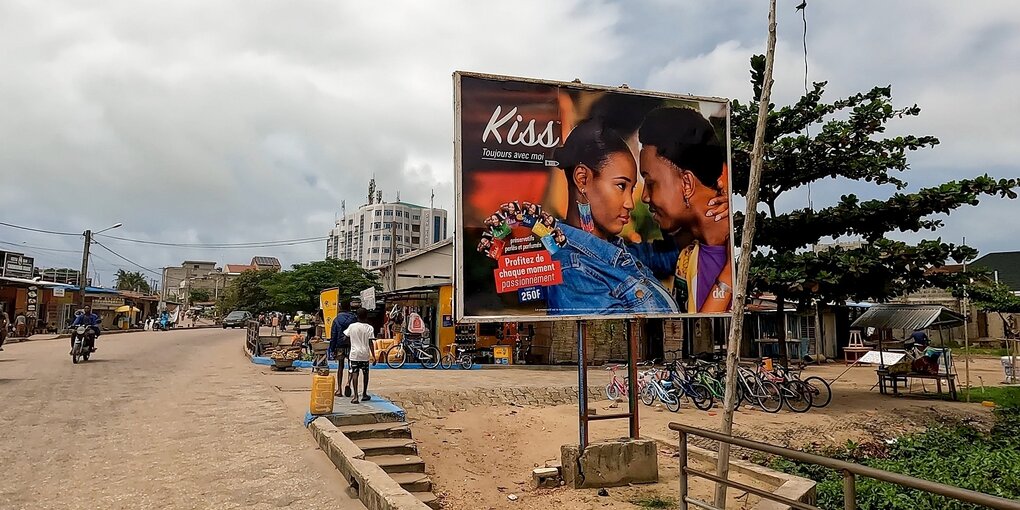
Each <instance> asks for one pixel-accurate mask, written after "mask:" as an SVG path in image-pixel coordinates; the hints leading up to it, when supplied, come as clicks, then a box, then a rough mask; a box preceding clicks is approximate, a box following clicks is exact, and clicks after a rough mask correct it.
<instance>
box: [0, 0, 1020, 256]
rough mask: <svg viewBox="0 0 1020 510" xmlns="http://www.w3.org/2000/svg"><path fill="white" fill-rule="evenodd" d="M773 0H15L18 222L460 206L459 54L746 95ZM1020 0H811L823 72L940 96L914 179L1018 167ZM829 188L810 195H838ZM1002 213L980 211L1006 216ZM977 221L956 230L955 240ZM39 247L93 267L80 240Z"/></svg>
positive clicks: (145, 221) (229, 222) (463, 60)
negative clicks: (972, 0)
mask: <svg viewBox="0 0 1020 510" xmlns="http://www.w3.org/2000/svg"><path fill="white" fill-rule="evenodd" d="M763 5H764V4H762V3H760V2H752V1H750V0H747V1H742V2H732V3H729V2H727V3H720V2H715V3H706V2H684V3H682V4H676V3H674V2H664V1H655V0H649V1H644V2H608V1H593V2H582V1H579V0H576V1H570V2H542V1H539V0H531V1H527V2H509V3H508V2H504V3H499V4H493V3H488V2H469V1H466V0H465V1H451V2H443V3H433V2H428V3H423V2H410V1H407V2H357V3H351V2H332V1H325V0H304V1H299V2H289V3H280V2H268V1H241V0H234V1H225V2H197V1H193V0H192V1H180V2H172V3H165V2H154V1H151V0H145V1H137V2H115V1H109V0H108V1H97V2H88V3H85V4H83V3H80V2H22V3H13V2H8V3H4V4H0V45H2V47H3V48H4V49H5V50H4V53H3V54H2V55H0V70H2V71H3V75H4V77H5V79H4V80H0V108H2V110H3V111H4V112H5V114H4V115H3V116H0V140H2V141H0V175H2V178H3V181H4V182H3V185H0V204H2V205H0V216H2V217H3V218H4V220H5V221H8V222H13V223H20V224H26V225H41V226H45V227H47V228H53V229H56V230H63V231H72V232H79V231H81V230H84V229H85V228H103V227H104V226H106V225H109V224H112V223H114V222H116V221H123V222H124V224H125V226H124V227H123V228H122V229H119V230H118V231H116V233H117V234H118V235H122V236H125V237H136V238H143V239H153V240H160V241H175V242H241V241H255V240H271V239H281V238H298V237H310V236H321V235H325V233H326V231H327V230H328V228H329V227H330V225H331V224H332V220H333V218H334V216H335V215H336V213H338V212H339V207H340V202H341V201H342V200H343V201H346V202H347V205H348V208H353V207H356V206H357V205H359V204H361V203H363V202H364V201H365V199H366V194H367V181H368V179H369V178H370V177H372V176H373V175H374V176H375V177H376V179H377V181H378V184H379V187H380V188H381V189H383V190H384V193H385V196H386V199H388V200H393V199H394V198H395V195H396V192H397V191H398V190H399V191H400V194H401V198H402V199H403V200H405V201H409V202H415V203H419V204H427V203H428V201H429V197H430V193H431V192H430V190H433V189H434V190H435V194H436V204H437V205H441V206H443V207H445V208H447V209H450V210H451V211H452V208H453V200H454V197H453V170H452V154H453V146H452V142H453V140H452V123H453V111H452V110H453V104H452V90H451V89H452V80H451V73H452V72H453V71H454V70H457V69H462V70H472V71H481V72H492V73H500V74H511V75H521V76H533V77H542V78H548V79H558V80H572V79H574V78H575V77H576V78H581V79H582V80H584V81H587V82H592V83H603V84H610V85H615V84H619V83H628V84H630V85H631V86H633V87H643V88H656V89H662V90H666V91H671V92H696V93H700V94H711V95H730V96H733V97H739V98H741V99H743V98H746V97H747V96H748V95H749V92H750V87H749V85H748V83H747V80H748V72H747V58H748V57H749V56H750V54H751V53H753V52H760V51H761V50H760V48H761V47H762V41H763V40H764V7H763ZM1017 10H1018V8H1016V7H1014V6H1013V4H1012V3H1009V2H997V3H985V4H982V7H981V8H980V9H975V8H969V7H967V6H962V5H957V4H955V3H944V4H931V3H927V2H912V3H911V2H907V3H902V4H901V3H896V4H888V3H886V2H877V1H872V2H855V3H838V4H835V3H822V2H812V3H811V5H810V6H809V20H810V23H811V32H810V33H809V44H810V47H811V55H812V57H811V70H812V71H811V74H812V79H814V80H824V79H828V80H830V83H831V84H830V92H831V95H832V97H837V96H840V95H845V94H848V93H853V92H856V91H857V90H860V89H862V88H867V87H870V86H872V85H875V84H886V83H892V84H893V85H894V92H895V94H896V100H897V102H898V103H900V104H907V103H913V102H918V103H920V104H921V106H922V107H924V108H925V113H924V114H922V116H921V117H920V118H919V119H911V120H909V121H908V122H906V123H904V125H903V126H899V125H897V126H895V129H903V130H906V131H910V132H918V133H931V134H936V135H938V136H940V137H941V138H942V140H943V145H942V146H940V147H939V148H938V149H936V150H935V151H928V153H927V154H918V155H917V156H916V157H915V158H914V159H913V160H912V161H913V162H914V170H913V171H912V172H911V175H910V177H911V183H912V184H916V185H918V186H920V185H925V184H926V183H927V184H931V183H934V182H937V181H939V180H940V179H941V180H945V179H948V178H953V177H956V176H958V175H971V174H976V173H983V171H984V170H983V168H985V167H988V166H992V165H998V169H999V170H1000V171H999V173H998V174H999V175H1005V174H1009V173H1010V172H1012V173H1013V175H1014V176H1016V175H1017V171H1016V166H1015V165H1013V164H1012V162H1013V161H1015V160H1016V159H1017V155H1018V154H1017V149H1016V148H1015V146H1014V145H1013V144H1012V143H1011V142H1012V141H1011V140H1010V139H1009V138H1008V137H1009V136H1011V134H1012V133H1015V132H1017V131H1018V129H1017V128H1018V127H1020V126H1018V125H1017V122H1020V121H1018V120H1017V119H1018V118H1020V116H1018V115H1002V113H1003V112H1011V111H1012V110H1015V107H1014V106H1010V105H1009V104H1007V103H1005V102H1004V101H1003V99H1004V98H1009V97H1011V94H1012V89H1011V88H1010V87H1012V86H1013V85H1014V84H1015V83H1017V81H1018V80H1017V78H1018V77H1017V76H1016V72H1017V71H1016V69H1015V68H1016V66H1015V65H1014V66H1008V65H1004V63H1006V62H1009V61H1011V60H1010V59H1011V58H1012V59H1013V61H1015V55H1016V54H1017V48H1018V46H1020V43H1018V41H1017V35H1016V34H1018V33H1020V31H1018V30H1017V28H1018V27H1017V24H1016V22H1014V21H1012V20H1017V19H1020V17H1018V16H1016V14H1017V12H1016V11H1017ZM799 23H800V18H799V16H798V15H797V13H796V12H795V11H793V10H792V7H789V6H784V7H783V10H782V12H781V18H780V40H781V45H780V60H779V64H778V69H779V71H780V72H781V76H779V77H778V80H777V81H778V89H777V100H780V101H783V100H786V101H788V100H792V99H793V98H795V97H796V96H797V94H798V93H799V90H800V87H801V86H802V85H801V81H800V80H801V75H800V72H801V68H800V66H801V65H802V64H801V61H800V53H799V52H800V39H799V38H800V25H799ZM933 34H937V35H938V37H933ZM961 98H967V99H966V100H961ZM1012 113H1015V112H1012ZM936 162H938V163H941V165H938V166H936V165H935V164H934V163H936ZM12 180H13V182H14V183H15V184H14V186H11V185H10V184H9V183H10V182H12ZM83 188H84V189H88V190H89V192H90V194H89V196H90V197H94V199H95V200H94V201H92V202H89V203H88V204H87V205H85V206H83V205H82V204H81V203H80V202H78V201H77V200H75V198H76V197H77V196H79V195H80V194H79V193H78V190H81V189H83ZM822 188H824V186H823V187H822ZM822 188H819V192H818V194H819V195H820V196H818V197H816V203H824V202H825V201H826V200H830V201H831V200H834V199H835V197H836V195H834V194H833V193H829V192H828V191H822ZM837 188H838V186H837ZM838 192H839V190H838V189H837V190H836V191H835V192H834V193H838ZM40 195H41V196H42V198H40ZM1008 205H1012V204H1008ZM1008 205H1003V206H998V207H999V208H997V209H994V210H995V211H997V212H1001V211H1002V207H1008ZM791 206H792V204H791ZM985 207H986V206H985V205H982V207H980V208H977V209H974V211H982V212H984V211H987V210H992V209H986V208H985ZM961 214H962V213H961ZM968 214H969V213H968ZM955 218H956V216H955V215H954V220H955ZM961 218H967V216H961ZM967 226H969V224H966V225H965V224H964V222H961V223H959V226H958V225H957V224H956V223H954V224H953V225H952V226H951V228H950V229H947V230H948V231H950V233H952V235H953V236H958V235H957V233H958V232H959V231H960V230H959V229H962V228H964V227H967ZM970 237H971V236H968V240H970ZM974 238H975V239H977V236H974ZM0 240H3V241H6V242H19V243H20V242H22V241H24V242H27V243H29V244H32V245H35V246H43V247H50V248H57V249H72V250H73V249H75V248H76V247H80V244H78V243H80V240H79V239H77V238H74V237H66V238H63V237H58V238H53V237H47V236H44V235H32V234H27V233H22V232H15V231H11V230H9V229H0ZM982 242H984V241H982ZM988 242H989V243H990V244H988V245H987V246H996V247H999V246H1001V243H1004V241H999V243H1000V244H991V243H995V239H989V240H988ZM104 243H105V244H107V245H108V246H109V247H111V248H113V249H114V250H116V251H118V252H119V253H122V254H123V255H125V256H127V257H129V258H131V259H132V260H135V261H137V262H139V263H141V264H143V265H145V266H147V267H152V268H157V267H160V266H163V265H169V264H176V263H179V262H180V261H181V260H182V259H183V258H185V257H192V258H208V259H215V260H217V261H220V262H243V261H245V260H248V259H250V257H251V256H252V255H256V254H259V255H277V256H280V257H281V259H283V261H284V263H286V264H290V263H294V262H300V261H305V260H310V259H314V258H318V257H321V254H322V252H323V250H324V246H323V245H321V244H314V245H302V246H293V247H281V248H272V249H261V250H204V251H197V250H191V251H189V250H183V249H176V248H159V247H141V246H137V245H131V244H126V243H122V242H118V241H115V240H107V241H104ZM980 247H982V248H983V249H984V248H985V246H980ZM43 253H45V254H46V256H47V257H49V256H52V257H53V260H54V261H55V262H54V263H55V264H56V263H58V261H59V263H60V264H70V265H76V262H75V255H74V253H66V252H40V253H39V254H40V258H42V256H41V255H42V254H43ZM96 253H97V254H99V255H100V256H102V257H104V258H106V259H109V262H104V261H102V260H97V261H96V264H97V265H99V266H100V267H103V268H113V267H120V266H119V264H123V265H124V266H127V264H126V263H124V262H123V261H121V260H119V259H117V258H116V257H114V256H113V255H111V254H109V253H105V252H103V251H101V250H100V251H97V252H96ZM104 270H105V269H104Z"/></svg>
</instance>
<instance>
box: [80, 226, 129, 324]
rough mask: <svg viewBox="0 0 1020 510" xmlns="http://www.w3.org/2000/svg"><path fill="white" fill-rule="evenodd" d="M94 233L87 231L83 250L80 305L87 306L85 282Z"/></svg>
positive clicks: (105, 229) (109, 228) (113, 227)
mask: <svg viewBox="0 0 1020 510" xmlns="http://www.w3.org/2000/svg"><path fill="white" fill-rule="evenodd" d="M121 225H123V223H116V224H114V225H112V226H109V227H106V228H104V229H103V230H100V231H98V232H95V233H96V234H101V233H103V232H106V231H107V230H113V229H115V228H120V226H121ZM92 234H93V232H92V231H91V230H86V231H85V247H84V248H83V249H82V251H81V274H79V275H78V293H79V294H80V295H79V296H78V306H80V307H82V308H84V307H85V283H86V282H87V281H88V276H87V275H88V270H89V249H90V248H91V247H92Z"/></svg>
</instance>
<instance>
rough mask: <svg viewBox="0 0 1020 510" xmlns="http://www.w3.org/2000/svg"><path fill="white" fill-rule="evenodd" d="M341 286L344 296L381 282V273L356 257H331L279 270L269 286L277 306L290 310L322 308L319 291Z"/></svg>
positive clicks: (376, 285)
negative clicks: (378, 274)
mask: <svg viewBox="0 0 1020 510" xmlns="http://www.w3.org/2000/svg"><path fill="white" fill-rule="evenodd" d="M330 287H339V288H340V295H341V296H348V295H351V294H356V293H358V292H360V291H362V290H364V289H367V288H369V287H376V288H378V289H381V287H380V286H379V281H378V277H377V276H376V275H374V274H372V273H369V272H368V271H365V270H364V269H363V268H362V267H361V266H360V265H359V264H358V263H357V262H355V261H353V260H338V259H328V260H321V261H316V262H309V263H307V264H296V265H294V266H293V268H292V269H291V270H290V271H281V272H279V273H276V274H275V276H274V277H273V278H271V279H270V280H269V281H268V282H267V283H266V286H265V289H266V290H267V291H268V293H269V296H270V300H271V301H272V303H273V304H274V306H275V309H278V310H281V311H287V312H294V311H297V310H303V311H306V312H307V311H312V310H316V309H318V308H319V292H321V291H322V290H323V289H328V288H330Z"/></svg>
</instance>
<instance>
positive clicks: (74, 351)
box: [71, 326, 96, 364]
mask: <svg viewBox="0 0 1020 510" xmlns="http://www.w3.org/2000/svg"><path fill="white" fill-rule="evenodd" d="M71 341H72V342H73V347H71V363H75V364H77V363H78V360H79V359H81V360H84V361H88V360H89V356H90V355H91V354H92V350H93V347H95V345H96V331H95V330H94V329H92V327H90V326H78V327H77V328H75V329H74V332H73V333H72V334H71Z"/></svg>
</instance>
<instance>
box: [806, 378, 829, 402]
mask: <svg viewBox="0 0 1020 510" xmlns="http://www.w3.org/2000/svg"><path fill="white" fill-rule="evenodd" d="M804 384H807V385H808V388H810V390H811V405H813V406H815V407H825V406H827V405H829V402H832V387H831V386H829V383H828V382H826V380H825V379H822V378H821V377H818V376H811V377H808V378H807V379H804Z"/></svg>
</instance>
